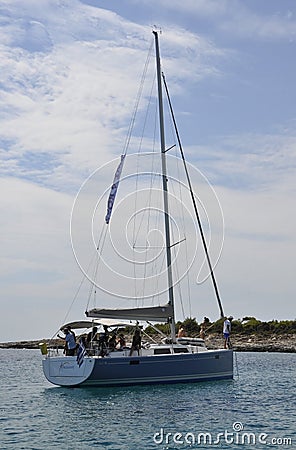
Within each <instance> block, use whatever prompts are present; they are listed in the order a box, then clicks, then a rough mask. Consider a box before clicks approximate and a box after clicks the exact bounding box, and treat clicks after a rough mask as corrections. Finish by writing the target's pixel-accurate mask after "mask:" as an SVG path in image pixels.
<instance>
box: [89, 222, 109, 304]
mask: <svg viewBox="0 0 296 450" xmlns="http://www.w3.org/2000/svg"><path fill="white" fill-rule="evenodd" d="M107 231H108V227H107V226H105V227H102V231H101V235H100V239H99V243H98V245H97V248H96V252H95V254H94V256H93V258H92V259H91V262H90V264H89V266H88V269H89V268H90V266H91V264H92V262H93V260H94V259H95V258H96V257H97V255H98V256H101V255H102V251H103V248H104V245H105V241H106V236H107ZM101 242H102V244H101ZM100 244H101V245H100ZM99 250H100V251H99ZM100 262H101V258H100V257H98V259H97V263H96V266H95V270H94V273H93V275H94V280H93V282H91V283H90V288H89V293H88V298H87V303H86V308H85V310H86V311H87V310H88V307H89V304H90V300H91V295H92V292H93V289H94V288H95V281H96V277H97V273H98V269H99V264H100ZM87 272H88V270H87ZM90 281H91V280H90Z"/></svg>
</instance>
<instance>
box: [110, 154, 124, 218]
mask: <svg viewBox="0 0 296 450" xmlns="http://www.w3.org/2000/svg"><path fill="white" fill-rule="evenodd" d="M124 158H125V155H121V161H120V163H119V166H118V167H117V170H116V172H115V175H114V180H113V184H112V186H111V190H110V195H109V198H108V203H107V214H106V217H105V221H106V224H107V225H108V223H109V221H110V217H111V213H112V208H113V204H114V200H115V196H116V192H117V188H118V185H119V180H120V175H121V172H122V167H123V163H124Z"/></svg>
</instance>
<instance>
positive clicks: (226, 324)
mask: <svg viewBox="0 0 296 450" xmlns="http://www.w3.org/2000/svg"><path fill="white" fill-rule="evenodd" d="M232 319H233V317H232V316H229V317H228V318H227V317H225V320H224V323H223V337H224V348H231V343H230V332H231V321H232Z"/></svg>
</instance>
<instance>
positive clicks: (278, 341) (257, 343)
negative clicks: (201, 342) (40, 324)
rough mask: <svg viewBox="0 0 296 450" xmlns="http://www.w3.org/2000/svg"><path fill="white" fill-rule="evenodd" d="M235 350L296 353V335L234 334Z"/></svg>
mask: <svg viewBox="0 0 296 450" xmlns="http://www.w3.org/2000/svg"><path fill="white" fill-rule="evenodd" d="M41 342H46V343H47V344H49V339H41V340H38V341H19V342H3V343H0V348H6V349H39V348H40V347H39V344H40V343H41ZM205 342H206V346H207V347H208V348H209V349H216V348H221V347H222V346H223V339H222V336H221V334H219V333H217V334H214V333H213V334H209V335H207V336H206V338H205ZM231 342H232V346H233V349H234V350H236V351H238V352H283V353H296V334H270V335H260V334H251V335H246V334H233V335H232V336H231ZM53 343H54V344H55V345H56V346H59V347H60V348H62V347H63V344H62V342H61V341H59V340H56V341H51V345H52V344H53Z"/></svg>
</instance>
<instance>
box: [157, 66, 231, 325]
mask: <svg viewBox="0 0 296 450" xmlns="http://www.w3.org/2000/svg"><path fill="white" fill-rule="evenodd" d="M162 78H163V82H164V87H165V91H166V94H167V98H168V102H169V106H170V111H171V115H172V119H173V122H174V127H175V130H176V136H177V139H178V144H179V149H180V153H181V157H182V160H183V164H184V169H185V173H186V178H187V182H188V186H189V190H190V195H191V199H192V203H193V207H194V211H195V215H196V218H197V223H198V228H199V232H200V235H201V239H202V243H203V247H204V252H205V255H206V258H207V262H208V266H209V269H210V274H211V278H212V283H213V286H214V290H215V294H216V298H217V301H218V305H219V309H220V315H221V317H224V311H223V307H222V303H221V299H220V295H219V290H218V285H217V282H216V278H215V275H214V271H213V267H212V263H211V259H210V255H209V252H208V248H207V243H206V239H205V236H204V232H203V228H202V223H201V219H200V216H199V212H198V208H197V204H196V201H195V197H194V192H193V189H192V184H191V180H190V177H189V172H188V169H187V164H186V160H185V156H184V152H183V147H182V143H181V138H180V135H179V132H178V128H177V123H176V119H175V115H174V111H173V107H172V103H171V99H170V96H169V91H168V87H167V84H166V80H165V76H164V74H163V73H162Z"/></svg>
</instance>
